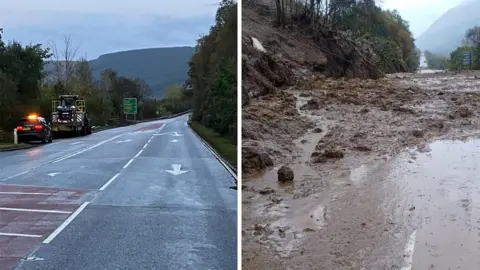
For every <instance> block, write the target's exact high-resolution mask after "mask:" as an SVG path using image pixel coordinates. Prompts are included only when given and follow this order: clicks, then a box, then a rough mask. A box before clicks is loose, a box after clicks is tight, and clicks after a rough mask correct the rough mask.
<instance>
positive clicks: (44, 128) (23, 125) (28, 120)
mask: <svg viewBox="0 0 480 270" xmlns="http://www.w3.org/2000/svg"><path fill="white" fill-rule="evenodd" d="M16 130H17V137H18V141H19V142H31V141H42V143H51V142H52V141H53V133H52V127H51V126H50V125H49V124H48V122H47V121H46V120H45V118H43V117H40V116H38V115H36V114H30V115H29V116H27V117H25V118H22V119H20V123H19V124H18V126H17V128H16Z"/></svg>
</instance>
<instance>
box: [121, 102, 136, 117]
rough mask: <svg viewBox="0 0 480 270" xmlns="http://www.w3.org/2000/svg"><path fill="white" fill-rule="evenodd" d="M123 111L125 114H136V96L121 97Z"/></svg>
mask: <svg viewBox="0 0 480 270" xmlns="http://www.w3.org/2000/svg"><path fill="white" fill-rule="evenodd" d="M123 113H125V114H137V99H136V98H124V99H123Z"/></svg>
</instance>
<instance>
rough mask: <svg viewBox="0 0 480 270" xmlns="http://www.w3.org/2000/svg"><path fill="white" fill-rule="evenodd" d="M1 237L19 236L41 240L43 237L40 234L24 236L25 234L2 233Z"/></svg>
mask: <svg viewBox="0 0 480 270" xmlns="http://www.w3.org/2000/svg"><path fill="white" fill-rule="evenodd" d="M0 236H19V237H33V238H40V237H42V236H41V235H38V234H24V233H3V232H0Z"/></svg>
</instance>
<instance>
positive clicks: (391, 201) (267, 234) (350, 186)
mask: <svg viewBox="0 0 480 270" xmlns="http://www.w3.org/2000/svg"><path fill="white" fill-rule="evenodd" d="M477 78H480V73H475V72H463V73H456V74H453V73H446V74H435V73H431V74H393V75H388V76H387V77H386V78H383V79H379V80H368V79H367V80H360V79H330V78H324V77H320V76H319V77H318V78H317V77H313V78H312V79H309V81H308V83H307V84H305V85H306V86H304V87H302V89H298V88H297V87H291V88H290V89H288V90H284V91H276V92H274V93H272V94H269V95H264V96H261V97H259V98H255V99H251V100H250V102H249V104H247V105H245V106H244V109H243V123H242V125H243V127H242V128H243V149H242V152H243V159H244V160H242V163H243V166H244V168H243V171H244V180H243V185H244V186H243V193H242V197H243V198H242V205H243V207H242V235H243V239H242V245H243V246H242V249H243V252H242V265H243V269H411V267H412V265H413V269H480V262H479V259H478V258H477V257H476V255H475V254H478V252H480V234H479V233H480V231H479V224H480V223H479V222H480V219H479V218H480V215H479V211H480V209H478V208H477V207H480V205H478V203H479V200H478V198H479V189H480V183H475V178H476V177H475V162H476V164H478V161H480V154H479V153H478V152H479V150H480V149H479V147H480V143H479V142H478V141H467V142H457V141H440V142H435V141H436V140H446V139H451V138H457V137H459V136H467V137H468V136H471V135H475V133H476V132H477V131H478V130H480V121H479V118H478V116H479V115H480V80H479V79H477ZM432 142H433V144H432ZM449 155H450V156H449ZM284 165H286V166H289V167H290V168H291V169H292V170H293V172H294V176H295V178H294V180H293V182H291V183H281V184H279V183H278V182H277V170H278V169H279V168H280V167H281V166H284ZM449 232H452V233H454V234H455V235H456V236H455V235H452V236H448V237H444V236H445V235H447V234H448V233H449Z"/></svg>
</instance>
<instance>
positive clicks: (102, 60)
mask: <svg viewBox="0 0 480 270" xmlns="http://www.w3.org/2000/svg"><path fill="white" fill-rule="evenodd" d="M194 50H195V48H193V47H171V48H150V49H139V50H131V51H122V52H115V53H109V54H104V55H101V56H100V57H99V58H97V59H95V60H91V61H90V65H91V67H92V70H93V74H94V76H95V77H96V78H99V76H100V74H101V73H102V72H103V71H104V70H106V69H112V70H114V71H116V72H117V73H118V75H120V76H125V77H128V78H135V77H138V78H140V79H143V80H145V81H146V82H147V84H148V85H149V86H150V87H151V88H152V90H153V95H154V96H155V97H158V98H162V97H163V96H164V94H165V90H166V88H167V87H168V86H170V85H172V84H175V83H180V84H183V83H184V82H185V80H186V79H187V78H188V74H187V73H188V68H189V67H188V62H189V61H190V58H191V57H192V55H193V53H194ZM45 69H46V71H47V73H48V74H50V75H52V74H53V70H54V69H53V64H52V63H48V64H47V66H46V67H45Z"/></svg>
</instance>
